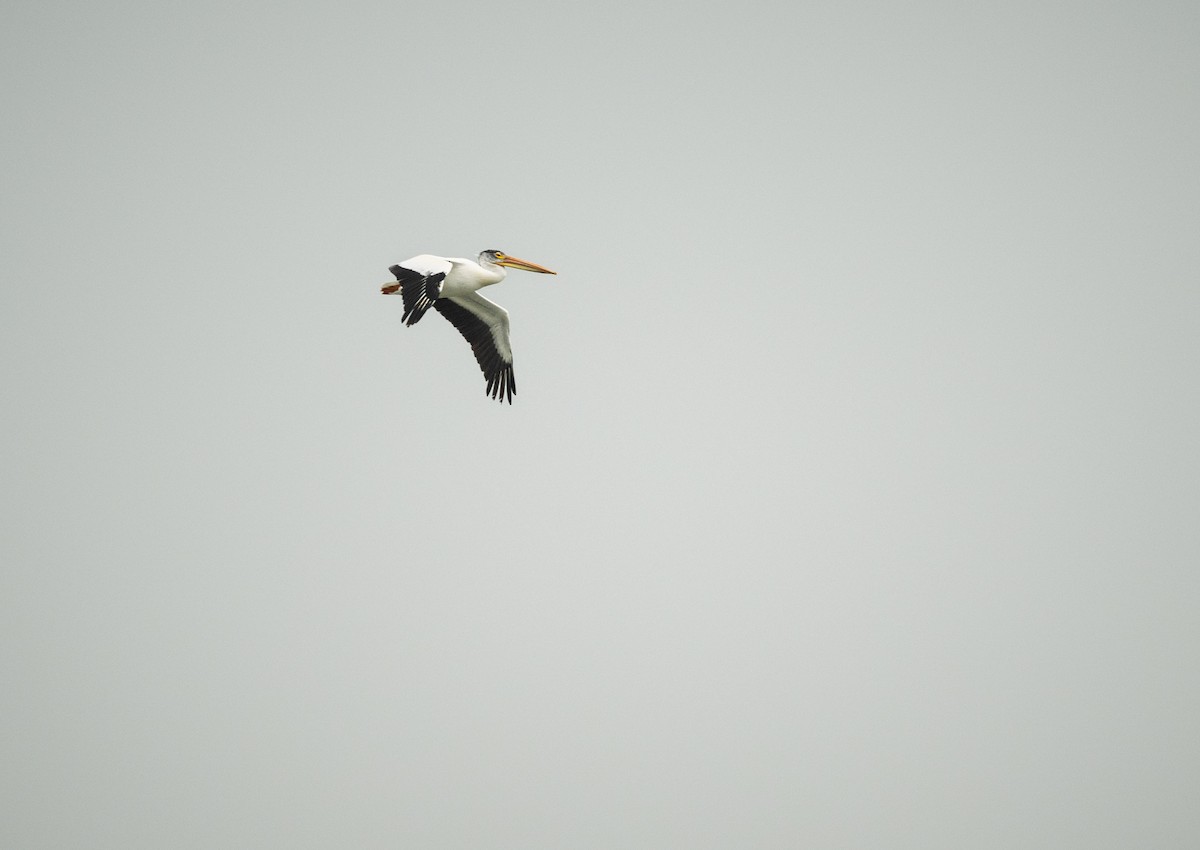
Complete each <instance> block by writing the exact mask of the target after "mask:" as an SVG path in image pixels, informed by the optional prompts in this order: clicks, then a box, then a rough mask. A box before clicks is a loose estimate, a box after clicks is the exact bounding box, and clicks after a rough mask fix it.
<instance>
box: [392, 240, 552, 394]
mask: <svg viewBox="0 0 1200 850" xmlns="http://www.w3.org/2000/svg"><path fill="white" fill-rule="evenodd" d="M505 266H507V267H509V268H513V269H524V270H525V271H529V272H538V273H539V274H558V272H552V271H550V269H548V268H545V267H544V266H539V265H538V264H537V263H531V262H529V261H528V260H519V259H517V258H516V257H510V256H509V255H508V254H505V253H504V252H503V251H484V252H483V253H482V254H480V255H479V262H478V263H476V262H475V261H474V260H464V259H462V258H461V257H435V256H433V255H432V254H419V255H417V256H416V257H412V258H411V259H408V260H405V261H404V262H402V263H400V264H398V265H395V266H391V267H390V268H389V269H388V271H390V272H391V273H392V274H394V275H395V276H396V282H395V283H385V284H384V285H383V287H382V291H383V294H384V295H394V294H395V293H397V292H399V293H400V296H401V297H402V298H403V299H404V315H403V316H402V317H401V319H402V320H403V321H404V324H406V325H415V324H416V323H417V322H419V321H421V317H422V316H424V315H425V312H426V311H427V310H428V309H429V308H430V307H433V308H434V309H435V310H437V311H438V312H439V313H441V314H442V315H443V316H445V317H446V318H447V319H449V320H450V324H452V325H454V327H456V328H458V332H459V333H460V334H462V335H463V336H464V337H465V338H466V340H467V342H469V343H471V349H472V350H473V351H474V352H475V359H476V360H478V361H479V368H480V369H482V370H483V377H484V378H486V379H487V388H486V389H485V390H484V393H486V394H487V395H490V396H491V397H492V398H494V399H497V400H499V401H505V400H507V401H508V403H509V404H512V397H513V393H515V392H516V391H517V383H516V381H515V380H514V379H513V357H512V347H511V346H510V345H509V342H508V311H507V310H505V309H504V308H503V307H501V306H500V305H499V304H496V303H494V302H492V301H488V300H487V299H486V298H484V297H483V296H482V295H480V294H479V290H480V289H483V287H485V286H491V285H493V284H496V283H499V282H500V281H502V280H504V276H505V271H504V267H505Z"/></svg>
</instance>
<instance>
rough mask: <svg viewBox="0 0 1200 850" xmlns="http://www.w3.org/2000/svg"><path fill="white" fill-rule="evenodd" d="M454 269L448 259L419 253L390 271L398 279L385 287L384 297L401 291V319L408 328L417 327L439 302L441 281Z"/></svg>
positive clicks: (383, 289)
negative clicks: (428, 311) (427, 312)
mask: <svg viewBox="0 0 1200 850" xmlns="http://www.w3.org/2000/svg"><path fill="white" fill-rule="evenodd" d="M451 268H452V267H451V265H450V262H449V261H448V260H444V259H442V258H441V257H435V256H433V255H432V254H419V255H417V256H416V257H412V258H411V259H408V260H405V261H404V262H402V263H399V264H397V265H394V266H391V267H390V268H388V271H390V272H391V273H392V274H394V275H395V276H396V282H395V283H388V284H385V285H384V286H383V287H382V288H381V291H382V292H383V294H384V295H393V294H395V293H396V292H397V291H399V292H400V297H401V298H403V299H404V315H403V316H401V317H400V318H401V320H402V321H403V322H404V324H406V325H415V324H416V323H417V322H419V321H421V317H422V316H424V315H425V312H426V311H427V310H428V309H429V308H430V307H432V306H433V302H435V301H437V299H438V295H440V294H441V291H442V281H443V280H445V279H446V275H447V274H449V273H450V269H451Z"/></svg>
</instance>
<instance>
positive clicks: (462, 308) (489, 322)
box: [433, 292, 517, 404]
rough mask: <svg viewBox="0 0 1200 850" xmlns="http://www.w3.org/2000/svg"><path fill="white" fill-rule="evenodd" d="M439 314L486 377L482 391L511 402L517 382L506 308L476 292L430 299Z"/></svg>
mask: <svg viewBox="0 0 1200 850" xmlns="http://www.w3.org/2000/svg"><path fill="white" fill-rule="evenodd" d="M433 306H434V307H435V308H436V309H437V311H438V312H439V313H441V314H442V315H443V316H445V317H446V318H447V319H449V320H450V324H452V325H454V327H456V328H458V332H459V333H460V334H462V335H463V337H464V338H465V339H466V340H467V342H469V343H471V350H472V351H474V352H475V359H476V360H478V361H479V368H480V369H482V370H483V377H484V378H486V379H487V389H486V390H484V392H485V393H487V394H488V395H490V396H491V397H492V398H494V399H498V400H500V401H505V400H507V401H508V403H509V404H512V397H513V393H515V392H516V391H517V382H516V380H515V379H514V378H513V358H512V348H511V347H510V346H509V343H508V311H507V310H505V309H504V308H503V307H501V306H500V305H499V304H496V303H494V302H492V301H488V300H487V299H486V298H484V297H483V296H482V295H480V294H479V293H478V292H471V293H468V294H466V295H455V296H453V297H450V298H442V299H440V300H438V301H435V302H433Z"/></svg>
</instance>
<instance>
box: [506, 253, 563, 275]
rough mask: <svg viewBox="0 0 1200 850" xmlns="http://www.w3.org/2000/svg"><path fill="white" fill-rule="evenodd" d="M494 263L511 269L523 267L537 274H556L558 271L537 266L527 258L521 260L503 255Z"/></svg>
mask: <svg viewBox="0 0 1200 850" xmlns="http://www.w3.org/2000/svg"><path fill="white" fill-rule="evenodd" d="M496 265H498V266H508V267H509V268H512V269H524V270H525V271H527V272H537V273H538V274H558V272H552V271H550V269H548V268H546V267H545V266H539V265H538V264H537V263H531V262H529V260H521V259H518V258H517V257H505V258H504V259H503V260H497V261H496Z"/></svg>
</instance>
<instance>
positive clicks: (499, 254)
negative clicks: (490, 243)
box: [496, 251, 504, 260]
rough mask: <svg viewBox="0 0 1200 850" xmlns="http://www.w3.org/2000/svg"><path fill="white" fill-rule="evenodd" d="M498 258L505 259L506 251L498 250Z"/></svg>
mask: <svg viewBox="0 0 1200 850" xmlns="http://www.w3.org/2000/svg"><path fill="white" fill-rule="evenodd" d="M496 259H497V260H503V259H504V252H503V251H497V252H496Z"/></svg>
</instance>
